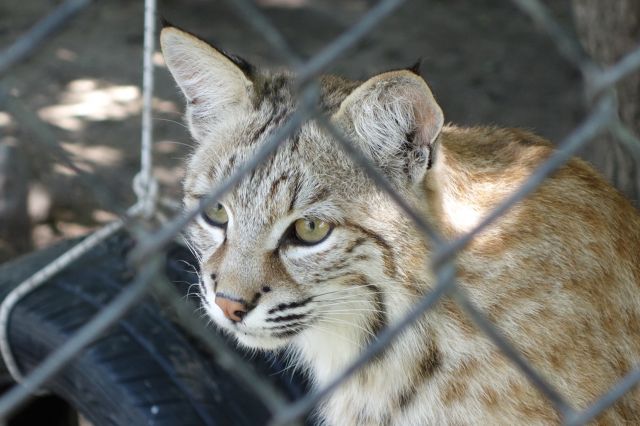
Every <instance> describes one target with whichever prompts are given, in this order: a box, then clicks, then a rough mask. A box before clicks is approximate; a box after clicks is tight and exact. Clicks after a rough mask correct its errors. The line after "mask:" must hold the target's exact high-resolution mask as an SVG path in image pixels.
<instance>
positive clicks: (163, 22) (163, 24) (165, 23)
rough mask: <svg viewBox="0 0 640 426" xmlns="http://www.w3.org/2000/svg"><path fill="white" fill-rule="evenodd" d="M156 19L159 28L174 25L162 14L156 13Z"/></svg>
mask: <svg viewBox="0 0 640 426" xmlns="http://www.w3.org/2000/svg"><path fill="white" fill-rule="evenodd" d="M158 19H159V20H160V29H163V28H167V27H175V25H173V24H172V23H171V22H169V21H168V20H167V19H166V18H165V17H164V16H162V15H158Z"/></svg>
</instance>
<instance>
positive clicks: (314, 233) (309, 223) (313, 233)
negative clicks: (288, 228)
mask: <svg viewBox="0 0 640 426" xmlns="http://www.w3.org/2000/svg"><path fill="white" fill-rule="evenodd" d="M332 228H333V227H332V226H331V225H329V224H328V223H327V222H324V221H322V220H319V219H298V220H296V221H295V223H294V229H295V232H296V237H297V238H298V240H300V241H302V242H303V243H307V244H317V243H319V242H320V241H322V240H324V239H325V238H326V237H327V236H328V235H329V232H330V231H331V229H332Z"/></svg>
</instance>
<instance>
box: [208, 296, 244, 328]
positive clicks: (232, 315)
mask: <svg viewBox="0 0 640 426" xmlns="http://www.w3.org/2000/svg"><path fill="white" fill-rule="evenodd" d="M216 305H218V306H219V307H220V309H222V313H224V316H225V317H227V318H229V319H230V320H231V321H233V322H240V321H242V318H244V317H245V315H247V308H246V306H245V305H244V304H243V303H240V302H237V301H235V300H231V299H229V298H227V297H224V296H222V295H216Z"/></svg>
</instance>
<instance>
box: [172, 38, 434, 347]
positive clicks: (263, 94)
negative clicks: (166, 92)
mask: <svg viewBox="0 0 640 426" xmlns="http://www.w3.org/2000/svg"><path fill="white" fill-rule="evenodd" d="M161 41H162V47H163V52H164V55H165V59H166V62H167V65H168V67H169V69H170V71H171V72H172V74H173V75H174V77H175V79H176V81H177V82H178V85H179V86H180V87H181V89H182V90H183V93H184V94H185V96H186V98H187V103H188V107H187V121H188V122H189V127H190V130H191V132H192V135H193V137H194V139H195V140H196V141H197V142H198V147H197V149H196V150H195V152H194V154H193V156H192V157H191V159H190V161H189V164H188V166H187V174H186V179H185V181H184V193H185V200H184V201H185V206H186V207H187V208H191V207H193V206H195V205H196V204H197V202H198V201H199V199H201V198H202V197H204V196H205V195H206V194H208V193H209V191H211V189H212V188H215V187H216V185H219V184H220V183H222V182H224V181H225V179H227V178H228V177H229V176H230V175H231V174H233V173H234V172H235V171H236V170H237V169H238V168H239V167H240V166H241V165H242V164H244V163H245V162H246V161H247V160H249V159H250V158H251V157H252V156H253V155H254V154H255V152H256V150H257V149H258V147H260V146H261V145H262V144H263V143H264V142H265V141H266V140H267V139H268V138H269V135H270V134H272V132H273V131H274V129H276V128H277V127H278V126H280V125H281V124H282V123H283V122H284V121H285V120H286V119H287V118H288V117H289V116H290V115H291V114H292V113H293V111H294V110H295V108H296V104H295V96H294V95H293V90H292V87H291V86H292V83H293V77H292V76H290V75H287V74H286V73H279V74H266V73H258V72H257V71H256V70H255V69H254V68H253V67H251V66H249V65H247V64H246V63H245V62H243V61H241V60H239V59H237V58H235V57H231V56H227V55H225V54H223V53H221V52H220V51H218V50H216V49H214V48H213V47H211V46H209V45H208V44H206V43H204V42H203V41H201V40H199V39H197V38H195V37H193V36H191V35H189V34H187V33H184V32H182V31H180V30H178V29H176V28H172V27H170V28H165V29H164V30H163V32H162V36H161ZM321 86H322V87H321V91H322V96H321V100H320V102H321V107H322V108H323V109H324V111H325V113H328V114H331V119H332V121H333V122H334V123H335V124H336V125H338V126H340V127H341V128H342V130H343V131H345V132H346V133H347V134H349V135H350V136H351V137H352V138H353V139H355V140H356V141H358V144H360V148H361V149H363V150H364V151H365V152H366V153H367V154H368V155H369V156H370V158H371V159H372V160H373V161H374V162H375V163H376V165H378V166H379V167H380V169H381V170H383V171H384V172H385V173H386V174H387V176H388V177H389V178H390V179H391V181H392V182H393V184H394V185H395V186H396V187H397V190H398V191H399V192H401V193H403V194H404V195H405V196H406V197H407V198H408V199H412V198H414V199H415V198H416V196H415V195H414V191H413V186H414V184H415V183H416V182H419V181H420V180H421V179H422V176H423V175H424V172H425V170H426V168H427V163H428V160H429V156H430V154H431V144H432V142H433V140H434V139H435V137H436V136H437V133H438V131H439V129H440V127H441V126H442V113H441V112H440V109H439V108H438V107H437V105H436V104H435V102H433V98H432V96H431V93H430V92H429V89H428V87H427V86H426V84H425V83H424V81H423V80H422V79H421V78H420V77H418V76H416V75H414V74H413V73H411V72H409V71H401V72H394V73H388V74H386V75H385V74H383V75H381V76H378V77H375V78H373V79H371V80H370V81H368V82H365V83H364V84H359V83H353V82H347V81H344V80H341V79H338V78H335V77H326V78H324V79H323V80H322V82H321ZM416 88H417V89H418V90H416ZM425 107H426V108H425ZM409 226H410V225H409V224H408V221H407V219H405V218H404V217H403V216H402V215H401V214H400V213H399V211H398V210H397V209H396V207H395V206H394V205H393V203H391V202H390V201H389V200H388V199H387V197H386V196H384V195H383V194H381V193H380V192H379V191H378V190H377V189H376V187H375V186H374V185H373V184H372V183H371V182H370V181H368V180H367V178H366V177H365V176H364V175H363V174H362V172H360V171H359V170H358V169H357V168H355V167H354V166H353V165H352V163H351V161H350V160H349V159H348V158H347V157H346V156H345V155H344V154H343V153H342V152H341V151H340V150H339V148H338V147H337V146H336V145H335V143H334V141H332V140H331V138H330V137H328V135H327V134H326V133H325V132H323V131H322V130H321V129H320V128H319V127H318V125H317V124H316V123H314V122H313V121H311V122H308V123H307V124H305V125H303V126H302V127H301V128H300V129H299V130H298V131H297V132H296V133H295V134H294V135H292V136H291V137H290V138H289V139H288V140H286V141H284V143H283V144H282V146H281V148H280V149H279V150H278V151H277V152H276V153H275V154H274V155H273V156H272V157H271V158H269V159H268V160H267V161H265V162H264V163H263V164H261V165H260V166H259V167H257V169H256V170H255V171H254V172H252V173H250V174H249V175H248V176H246V177H245V178H244V179H243V180H242V182H241V183H240V184H239V185H237V186H236V187H235V188H234V189H233V190H231V191H230V192H229V193H227V194H226V195H225V196H224V197H222V198H221V199H220V200H218V201H217V203H214V204H213V205H212V206H210V207H209V208H208V209H206V210H205V211H204V212H203V214H202V215H201V216H200V217H199V218H198V219H197V220H196V221H195V222H194V223H193V224H192V226H191V227H190V229H189V230H188V239H189V241H190V243H191V245H192V246H193V247H194V248H195V251H196V252H197V254H198V256H199V259H200V263H201V265H200V266H201V275H202V279H201V283H200V285H201V293H202V295H203V302H204V305H205V307H206V310H207V312H208V313H209V315H210V316H211V317H212V318H213V319H214V321H215V322H216V323H217V324H218V325H219V326H220V327H222V328H223V329H225V330H227V331H229V332H230V333H231V334H233V335H234V336H235V337H237V339H238V340H239V341H240V342H242V343H243V344H245V345H247V346H250V347H254V348H264V349H271V348H277V347H280V346H282V345H284V344H286V343H288V342H290V341H291V340H292V339H297V340H298V341H299V342H302V341H316V342H317V341H318V338H317V337H318V333H320V334H324V335H326V336H334V337H333V339H337V340H343V341H346V342H348V343H350V344H354V346H355V347H357V348H360V347H362V346H363V345H365V344H366V343H367V341H368V339H370V338H371V337H374V336H375V335H376V333H377V332H378V331H379V330H380V329H381V328H382V327H384V326H385V325H386V324H387V321H388V320H389V319H390V318H389V316H390V313H389V310H388V308H387V304H388V303H393V301H392V299H393V295H392V294H394V293H397V289H396V290H395V291H394V287H399V286H402V281H403V280H405V279H406V276H405V275H404V272H403V271H402V270H400V268H399V267H398V264H399V263H398V257H399V256H400V255H401V253H398V251H402V249H403V247H405V246H407V247H408V246H412V247H414V249H413V250H415V247H420V246H421V241H420V240H419V239H418V238H416V237H415V236H413V234H412V233H411V232H409ZM387 293H390V294H391V295H390V296H387ZM397 303H402V302H397ZM326 336H325V337H326Z"/></svg>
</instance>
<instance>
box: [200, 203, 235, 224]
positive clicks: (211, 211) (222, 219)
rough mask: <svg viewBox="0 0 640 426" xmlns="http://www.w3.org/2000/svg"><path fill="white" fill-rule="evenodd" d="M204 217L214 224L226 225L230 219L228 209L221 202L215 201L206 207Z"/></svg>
mask: <svg viewBox="0 0 640 426" xmlns="http://www.w3.org/2000/svg"><path fill="white" fill-rule="evenodd" d="M202 218H203V219H204V220H205V221H206V222H207V223H208V224H209V225H213V226H224V225H226V224H227V222H228V221H229V216H228V215H227V210H226V209H225V208H224V206H223V205H222V204H220V203H215V204H212V205H210V206H209V207H207V208H206V209H204V211H203V212H202Z"/></svg>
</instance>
